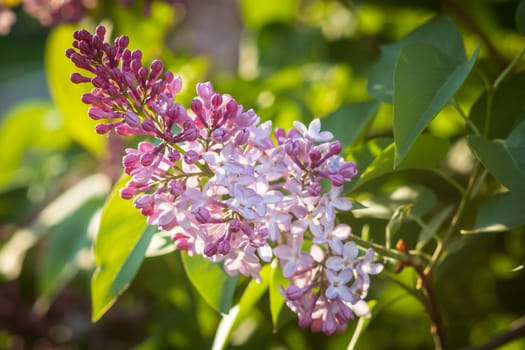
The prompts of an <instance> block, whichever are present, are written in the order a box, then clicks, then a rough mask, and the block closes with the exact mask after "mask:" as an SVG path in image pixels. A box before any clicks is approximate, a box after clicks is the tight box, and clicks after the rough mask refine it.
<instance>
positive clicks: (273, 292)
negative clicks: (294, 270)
mask: <svg viewBox="0 0 525 350" xmlns="http://www.w3.org/2000/svg"><path fill="white" fill-rule="evenodd" d="M271 267H272V269H271V272H270V286H269V291H270V293H269V297H270V313H271V315H272V323H273V328H274V329H275V328H276V327H277V322H278V321H279V316H280V314H281V310H282V308H283V306H284V296H283V295H282V294H281V291H280V289H279V286H281V287H283V288H286V287H287V286H288V284H289V282H288V280H287V279H286V278H284V276H283V273H282V271H281V269H280V268H279V264H278V262H277V259H274V260H273V261H272V265H271Z"/></svg>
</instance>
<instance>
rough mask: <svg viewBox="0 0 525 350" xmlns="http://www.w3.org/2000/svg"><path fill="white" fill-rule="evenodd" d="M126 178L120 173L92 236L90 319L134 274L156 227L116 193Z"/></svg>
mask: <svg viewBox="0 0 525 350" xmlns="http://www.w3.org/2000/svg"><path fill="white" fill-rule="evenodd" d="M128 180H129V178H127V177H126V176H123V177H122V178H121V179H120V180H119V181H118V182H117V184H116V185H115V187H114V188H113V191H112V192H111V195H110V196H109V198H108V200H107V202H106V204H105V205H104V209H103V212H102V217H101V221H100V228H99V231H98V234H97V236H96V239H95V245H94V251H95V263H96V265H97V269H96V271H95V273H94V275H93V279H92V280H91V298H92V316H91V317H92V319H93V321H97V320H98V319H100V318H101V317H102V316H103V315H104V314H105V313H106V311H107V310H108V309H109V308H110V307H111V306H112V305H113V304H114V303H115V301H116V300H117V298H118V296H119V295H120V294H122V293H123V292H124V291H125V290H126V289H127V288H128V286H129V284H130V283H131V281H132V280H133V278H134V277H135V274H136V273H137V271H138V269H139V267H140V265H141V264H142V261H143V260H144V255H145V253H146V250H147V248H148V246H149V243H150V241H151V238H152V236H153V233H154V232H155V231H156V228H155V227H153V226H150V227H148V225H147V223H146V219H145V218H144V217H143V216H142V215H141V214H140V212H139V211H138V210H137V209H135V208H134V207H133V202H132V201H129V200H124V199H122V198H120V196H119V190H120V188H122V187H123V186H124V185H125V183H126V182H127V181H128Z"/></svg>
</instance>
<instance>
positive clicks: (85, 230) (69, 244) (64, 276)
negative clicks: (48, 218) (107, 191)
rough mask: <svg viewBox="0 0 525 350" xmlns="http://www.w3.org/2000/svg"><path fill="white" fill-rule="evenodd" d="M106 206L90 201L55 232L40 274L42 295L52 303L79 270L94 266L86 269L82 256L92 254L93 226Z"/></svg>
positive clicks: (44, 256)
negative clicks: (90, 228) (90, 230)
mask: <svg viewBox="0 0 525 350" xmlns="http://www.w3.org/2000/svg"><path fill="white" fill-rule="evenodd" d="M102 204H103V201H102V200H101V198H93V199H90V200H89V201H88V202H86V203H85V204H83V205H82V207H81V208H79V209H78V210H76V211H75V212H74V213H73V214H71V215H70V216H68V217H67V218H66V219H65V220H64V221H62V222H61V223H59V224H58V225H56V226H55V227H54V228H53V230H52V235H51V240H50V242H49V245H48V246H47V247H46V250H45V253H44V255H43V260H42V262H41V264H40V273H39V274H38V284H39V289H40V294H41V296H43V297H44V298H46V299H47V300H48V301H50V300H52V299H53V298H54V297H55V296H56V294H57V293H58V292H59V291H60V290H61V289H62V288H63V287H64V286H65V285H66V283H68V282H69V281H70V280H71V279H72V278H73V277H74V276H75V274H76V273H77V272H78V270H79V269H82V268H86V267H89V266H90V264H89V265H88V266H83V265H82V264H86V259H85V258H82V257H80V255H79V254H81V253H82V252H84V253H86V252H87V253H88V254H90V253H91V249H90V247H91V238H90V237H89V227H90V222H91V220H92V219H93V215H94V214H95V212H96V211H97V210H98V209H99V208H100V207H101V206H102ZM88 261H89V260H88Z"/></svg>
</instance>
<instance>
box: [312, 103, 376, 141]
mask: <svg viewBox="0 0 525 350" xmlns="http://www.w3.org/2000/svg"><path fill="white" fill-rule="evenodd" d="M378 108H379V101H367V102H357V103H349V104H345V105H342V106H341V107H339V108H338V109H337V110H336V111H335V112H333V113H332V114H330V115H328V116H327V117H325V118H323V119H322V126H323V130H329V131H331V132H332V133H333V134H334V139H335V140H339V141H341V143H342V144H343V146H350V145H352V144H354V142H355V141H356V140H358V138H359V136H360V135H361V134H362V133H363V131H365V130H366V128H367V126H369V125H370V122H371V121H372V120H373V118H374V116H375V115H376V113H377V110H378Z"/></svg>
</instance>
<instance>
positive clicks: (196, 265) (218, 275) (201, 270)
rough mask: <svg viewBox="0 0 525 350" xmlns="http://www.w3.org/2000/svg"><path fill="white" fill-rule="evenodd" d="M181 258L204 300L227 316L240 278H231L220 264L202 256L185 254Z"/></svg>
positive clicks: (189, 276)
mask: <svg viewBox="0 0 525 350" xmlns="http://www.w3.org/2000/svg"><path fill="white" fill-rule="evenodd" d="M181 257H182V263H183V264H184V269H185V270H186V274H187V275H188V278H189V279H190V281H191V283H192V284H193V286H194V287H195V289H197V291H198V292H199V294H200V295H201V296H202V298H203V299H204V300H206V302H207V303H208V304H209V305H210V306H211V307H212V308H214V309H215V310H217V311H218V312H220V313H223V314H227V313H228V312H229V311H230V308H231V304H232V299H233V292H234V291H235V287H236V286H237V279H238V276H236V277H231V276H229V275H228V274H227V273H226V272H225V271H224V269H223V267H222V266H221V265H220V264H218V263H214V262H212V261H210V260H208V259H206V258H204V257H202V256H200V255H194V256H189V255H188V254H185V253H184V254H181Z"/></svg>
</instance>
